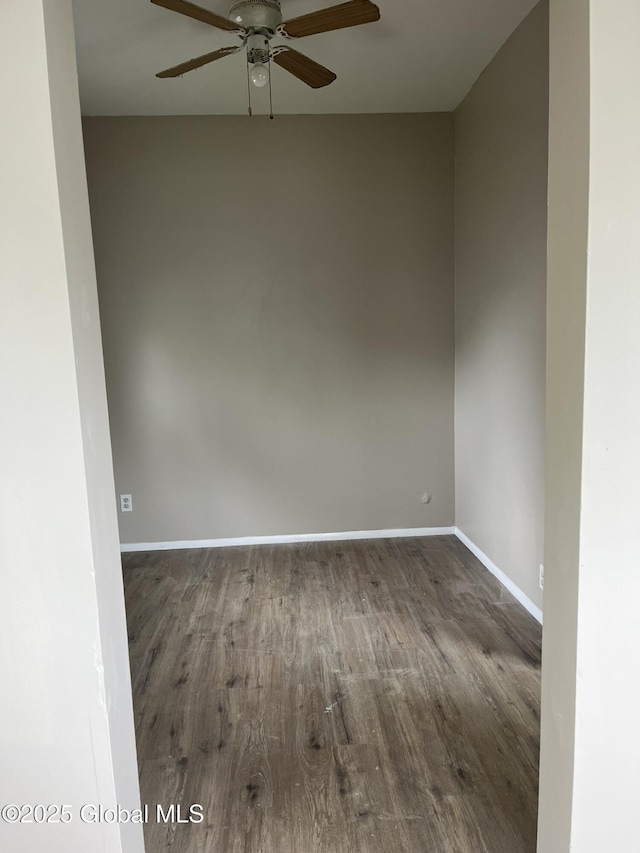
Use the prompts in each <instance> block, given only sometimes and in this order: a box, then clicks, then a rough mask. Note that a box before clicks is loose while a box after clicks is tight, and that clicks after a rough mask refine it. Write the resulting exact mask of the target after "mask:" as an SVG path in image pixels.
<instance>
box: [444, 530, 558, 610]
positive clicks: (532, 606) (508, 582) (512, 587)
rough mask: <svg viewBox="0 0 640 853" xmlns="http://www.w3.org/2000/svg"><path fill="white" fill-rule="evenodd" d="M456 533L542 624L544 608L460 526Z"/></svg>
mask: <svg viewBox="0 0 640 853" xmlns="http://www.w3.org/2000/svg"><path fill="white" fill-rule="evenodd" d="M454 533H455V535H456V536H457V537H458V539H459V540H460V541H461V542H462V544H463V545H466V546H467V548H468V549H469V550H470V551H471V553H472V554H473V555H474V556H476V557H477V558H478V559H479V560H480V562H481V563H482V565H483V566H484V567H485V568H486V569H488V570H489V571H490V572H491V574H492V575H494V577H496V578H497V579H498V580H499V581H500V583H501V584H502V585H503V586H504V587H505V588H506V589H508V590H509V592H510V593H511V595H512V596H513V597H514V598H515V599H516V600H517V601H519V602H520V604H521V605H522V606H523V607H524V608H525V610H528V611H529V613H530V614H531V615H532V616H533V617H534V619H537V620H538V622H539V623H540V624H541V625H542V610H540V608H539V607H537V606H536V605H535V604H534V603H533V601H531V599H530V598H529V597H528V596H526V595H525V594H524V592H523V591H522V590H521V589H520V587H519V586H516V584H515V583H514V582H513V581H512V580H511V578H509V577H507V575H505V573H504V572H503V571H502V569H499V568H498V567H497V566H496V564H495V563H494V562H493V560H490V559H489V557H487V555H486V554H485V553H484V551H481V550H480V548H478V546H477V545H475V544H474V543H473V542H472V541H471V539H469V537H468V536H465V534H464V533H463V532H462V530H460V529H459V528H458V527H456V528H454Z"/></svg>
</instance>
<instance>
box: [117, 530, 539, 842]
mask: <svg viewBox="0 0 640 853" xmlns="http://www.w3.org/2000/svg"><path fill="white" fill-rule="evenodd" d="M123 568H124V577H125V592H126V603H127V617H128V628H129V637H130V654H131V669H132V681H133V689H134V707H135V714H136V738H137V745H138V757H139V765H140V781H141V789H142V795H143V801H144V802H146V803H149V804H151V806H152V810H153V809H154V808H155V804H157V803H159V804H161V805H165V806H166V805H168V804H171V803H181V804H182V806H183V808H186V809H188V807H189V805H191V804H193V803H197V804H201V805H202V807H203V810H204V820H203V822H202V823H199V824H195V823H194V824H176V823H175V822H173V823H171V822H170V823H169V824H164V823H158V822H156V821H154V820H152V821H151V822H150V823H149V824H148V825H147V826H146V827H145V838H146V842H147V850H148V853H161V852H163V851H171V853H210V851H221V853H533V851H534V850H535V840H536V839H535V833H536V808H537V783H538V778H537V774H538V750H539V704H540V700H539V691H540V628H539V626H538V625H537V623H536V622H535V621H534V620H533V619H532V618H531V617H530V616H529V614H527V613H526V612H525V611H524V610H523V609H522V608H521V607H520V605H518V604H517V603H516V602H515V601H514V600H513V599H512V598H511V596H509V594H508V593H506V592H505V591H504V589H503V588H502V587H501V586H500V585H499V584H498V583H497V581H496V580H495V578H493V577H492V576H491V575H489V573H488V572H487V571H486V570H485V569H484V568H483V567H482V566H481V564H480V563H479V562H478V561H477V560H476V558H475V557H474V556H473V555H472V554H471V553H470V552H468V551H467V549H466V548H464V546H463V545H461V543H460V542H459V541H458V540H457V539H455V538H454V537H447V536H442V537H432V538H429V539H404V540H386V541H385V540H373V541H369V542H366V541H365V542H340V543H335V542H333V543H302V544H296V545H280V546H274V547H272V546H269V547H266V546H251V547H240V548H229V549H217V550H210V551H207V550H197V551H174V552H159V553H148V554H126V555H124V556H123Z"/></svg>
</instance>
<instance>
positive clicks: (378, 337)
mask: <svg viewBox="0 0 640 853" xmlns="http://www.w3.org/2000/svg"><path fill="white" fill-rule="evenodd" d="M85 146H86V154H87V167H88V174H89V185H90V197H91V207H92V220H93V227H94V240H95V248H96V260H97V267H98V282H99V294H100V308H101V316H102V325H103V339H104V352H105V363H106V373H107V390H108V395H109V406H110V417H111V430H112V438H113V449H114V458H115V474H116V484H117V491H118V493H132V494H133V507H134V511H133V513H131V514H120V532H121V539H122V541H123V542H141V541H143V542H144V541H166V540H180V539H205V538H215V537H232V536H250V535H270V534H288V533H312V532H333V531H340V530H360V529H374V528H403V527H423V526H426V527H430V526H442V525H452V524H453V522H454V499H453V487H454V473H453V387H454V381H453V379H454V374H453V370H454V337H453V332H454V317H453V310H454V300H453V296H454V293H453V257H454V255H453V120H452V116H451V115H445V114H439V115H404V116H403V115H394V116H385V115H377V116H314V117H311V116H296V117H293V116H289V117H277V118H276V119H275V120H274V121H272V122H269V121H268V120H263V119H262V118H257V117H256V118H253V119H251V120H250V119H248V118H239V117H213V118H208V117H197V118H184V117H180V118H91V119H87V120H85ZM425 492H429V493H431V494H433V500H432V502H431V503H430V504H428V505H425V504H423V503H421V501H420V499H421V496H422V495H423V494H424V493H425Z"/></svg>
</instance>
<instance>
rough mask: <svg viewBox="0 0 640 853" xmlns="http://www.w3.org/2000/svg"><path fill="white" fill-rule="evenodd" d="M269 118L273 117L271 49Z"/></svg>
mask: <svg viewBox="0 0 640 853" xmlns="http://www.w3.org/2000/svg"><path fill="white" fill-rule="evenodd" d="M269 118H270V119H273V92H272V91H271V51H269Z"/></svg>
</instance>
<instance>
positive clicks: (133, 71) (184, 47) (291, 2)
mask: <svg viewBox="0 0 640 853" xmlns="http://www.w3.org/2000/svg"><path fill="white" fill-rule="evenodd" d="M196 2H198V0H196ZM336 2H338V0H282V11H283V14H284V17H285V19H286V18H293V17H297V16H298V15H303V14H306V13H307V12H310V11H313V10H315V9H319V8H324V7H327V6H331V5H334V3H336ZM377 2H378V5H379V6H380V10H381V12H382V20H381V21H379V22H378V23H375V24H367V25H365V26H362V27H356V28H353V29H347V30H340V31H338V32H333V33H324V34H323V35H317V36H310V37H309V38H305V39H299V40H297V41H296V42H292V43H291V45H292V46H295V48H296V50H300V51H302V52H304V53H307V54H308V55H309V56H310V57H312V58H313V59H315V60H316V61H318V62H320V63H322V64H323V65H326V66H327V67H328V68H331V69H332V70H333V71H335V73H336V74H337V75H338V79H337V80H336V81H335V83H333V84H332V85H331V86H329V87H327V88H326V89H320V90H313V89H310V88H308V87H307V86H305V85H304V84H303V83H301V82H299V81H298V80H297V79H295V78H294V77H291V76H290V75H289V74H287V72H285V71H284V70H283V69H281V68H278V67H275V68H274V69H273V97H274V110H275V112H276V113H281V114H288V113H393V112H430V111H443V110H444V111H447V110H452V109H454V108H455V107H456V106H457V105H458V104H459V103H460V101H461V100H462V99H463V98H464V96H465V95H466V93H467V92H468V91H469V89H470V88H471V86H472V85H473V83H474V82H475V80H476V79H477V78H478V76H479V74H480V73H481V72H482V70H483V69H484V68H485V67H486V65H487V64H488V63H489V61H490V60H491V59H492V57H493V56H494V55H495V54H496V52H497V51H498V50H499V49H500V47H501V46H502V45H503V44H504V42H505V41H506V40H507V38H508V37H509V36H510V35H511V33H512V32H513V31H514V30H515V29H516V27H517V26H518V24H519V23H520V22H521V21H522V20H523V19H524V18H525V17H526V15H527V14H528V13H529V12H530V11H531V9H532V8H533V7H534V6H535V5H536V2H537V0H377ZM199 5H201V6H204V7H206V8H208V9H211V10H212V11H214V12H217V13H218V14H222V15H225V16H226V15H227V14H228V8H229V0H199ZM73 6H74V15H75V24H76V42H77V49H78V67H79V74H80V92H81V98H82V109H83V113H84V114H85V115H211V114H217V115H234V114H244V113H246V109H247V79H246V70H245V69H246V63H245V59H244V54H243V53H238V54H236V55H234V56H230V57H227V58H225V59H222V60H220V61H218V62H215V63H213V64H211V65H209V66H206V67H204V68H202V69H199V70H197V71H192V72H190V73H189V74H186V75H184V77H179V78H177V79H168V80H159V79H157V78H156V77H155V74H156V72H157V71H161V70H163V69H164V68H168V67H169V66H172V65H176V64H177V63H179V62H183V61H186V60H188V59H191V58H193V57H195V56H199V55H200V54H203V53H208V52H209V51H212V50H216V49H217V48H219V47H224V46H226V45H232V44H234V43H237V39H236V38H235V37H234V36H233V35H231V36H230V35H229V34H228V33H225V32H223V31H221V30H216V29H214V28H213V27H210V26H208V25H207V24H202V23H200V22H198V21H193V20H190V19H189V18H185V17H183V16H182V15H178V14H176V13H175V12H170V11H167V10H166V9H163V8H160V7H158V6H153V5H152V4H151V3H150V2H149V0H74V3H73ZM253 96H254V108H255V109H256V112H264V111H266V109H267V102H266V93H265V90H262V91H258V90H255V89H254V90H253Z"/></svg>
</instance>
